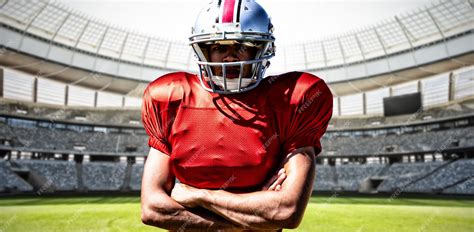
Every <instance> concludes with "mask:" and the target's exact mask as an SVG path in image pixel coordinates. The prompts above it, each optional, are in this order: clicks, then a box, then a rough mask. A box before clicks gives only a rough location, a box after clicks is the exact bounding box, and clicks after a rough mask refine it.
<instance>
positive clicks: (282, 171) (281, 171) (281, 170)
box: [278, 168, 286, 175]
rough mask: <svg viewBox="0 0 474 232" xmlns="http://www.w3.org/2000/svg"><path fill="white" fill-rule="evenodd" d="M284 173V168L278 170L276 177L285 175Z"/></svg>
mask: <svg viewBox="0 0 474 232" xmlns="http://www.w3.org/2000/svg"><path fill="white" fill-rule="evenodd" d="M285 172H286V170H285V169H284V168H282V169H280V171H278V175H281V174H283V173H285Z"/></svg>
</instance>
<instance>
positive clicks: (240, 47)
mask: <svg viewBox="0 0 474 232" xmlns="http://www.w3.org/2000/svg"><path fill="white" fill-rule="evenodd" d="M235 50H236V51H238V52H240V53H244V52H247V51H248V50H249V48H248V47H247V46H245V45H236V47H235Z"/></svg>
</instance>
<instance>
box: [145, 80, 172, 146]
mask: <svg viewBox="0 0 474 232" xmlns="http://www.w3.org/2000/svg"><path fill="white" fill-rule="evenodd" d="M169 116H170V114H169V112H168V109H167V107H166V106H165V105H164V104H161V103H160V102H158V101H156V100H154V99H153V97H152V95H151V93H150V86H149V87H148V88H147V89H146V90H145V92H144V94H143V104H142V121H143V126H144V127H145V131H146V133H147V134H148V136H149V139H148V146H150V147H153V148H155V149H157V150H159V151H161V152H163V153H165V154H167V155H170V154H171V146H170V143H169V142H168V139H167V138H168V135H169V127H170V125H169V124H171V121H172V118H171V117H169Z"/></svg>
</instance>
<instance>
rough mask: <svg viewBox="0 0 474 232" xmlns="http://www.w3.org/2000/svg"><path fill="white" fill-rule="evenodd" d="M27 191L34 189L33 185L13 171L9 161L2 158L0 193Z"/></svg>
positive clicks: (0, 163) (0, 161)
mask: <svg viewBox="0 0 474 232" xmlns="http://www.w3.org/2000/svg"><path fill="white" fill-rule="evenodd" d="M27 191H33V187H31V185H29V184H28V183H27V182H25V181H24V180H23V179H22V178H20V177H18V176H17V175H16V174H15V173H14V172H12V171H11V169H10V165H9V163H8V162H6V161H3V160H0V193H3V192H7V193H8V192H14V193H15V192H27Z"/></svg>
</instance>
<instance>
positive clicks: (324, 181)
mask: <svg viewBox="0 0 474 232" xmlns="http://www.w3.org/2000/svg"><path fill="white" fill-rule="evenodd" d="M334 178H335V177H334V174H333V172H332V170H331V167H330V166H329V165H316V178H315V180H314V185H313V190H314V191H332V190H334V189H335V188H336V183H335V182H334Z"/></svg>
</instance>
